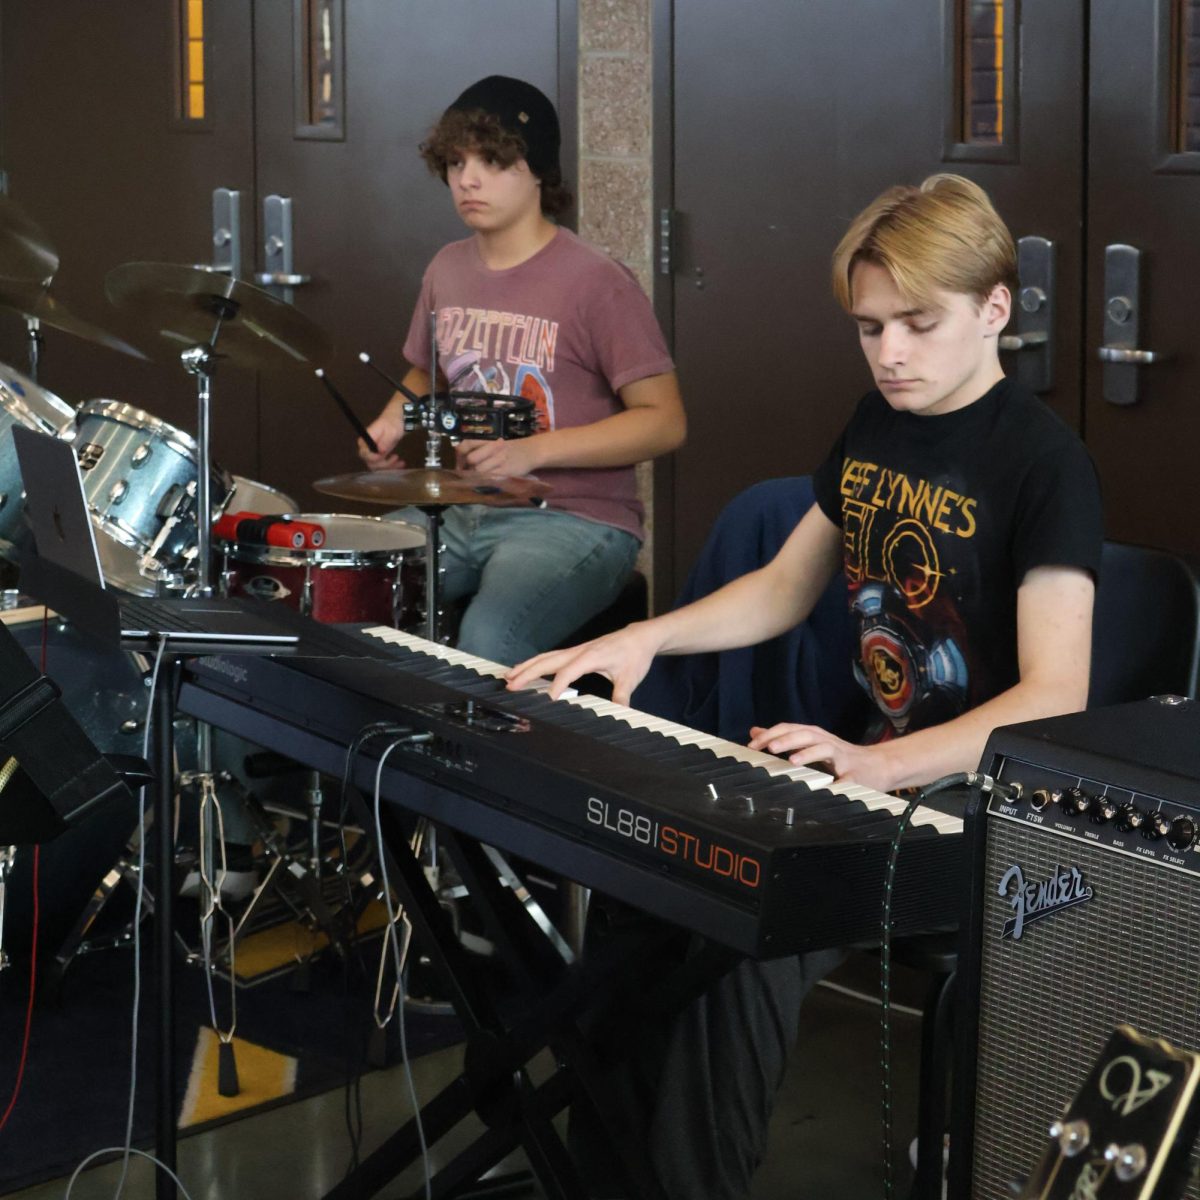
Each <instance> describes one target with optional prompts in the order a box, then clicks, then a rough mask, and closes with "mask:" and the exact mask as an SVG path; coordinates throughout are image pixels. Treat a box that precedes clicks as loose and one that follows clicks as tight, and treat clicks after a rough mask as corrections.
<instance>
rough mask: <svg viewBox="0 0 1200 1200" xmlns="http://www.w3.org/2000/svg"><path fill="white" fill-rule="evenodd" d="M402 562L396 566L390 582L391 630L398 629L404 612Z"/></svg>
mask: <svg viewBox="0 0 1200 1200" xmlns="http://www.w3.org/2000/svg"><path fill="white" fill-rule="evenodd" d="M403 572H404V562H403V560H401V561H400V562H398V563H397V564H396V575H395V578H393V580H392V628H393V629H399V628H400V621H401V617H402V614H403V612H404V579H403V577H402V576H403Z"/></svg>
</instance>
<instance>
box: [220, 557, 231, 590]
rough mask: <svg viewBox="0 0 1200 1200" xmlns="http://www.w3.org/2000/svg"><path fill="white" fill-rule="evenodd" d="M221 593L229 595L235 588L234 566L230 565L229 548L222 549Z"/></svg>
mask: <svg viewBox="0 0 1200 1200" xmlns="http://www.w3.org/2000/svg"><path fill="white" fill-rule="evenodd" d="M220 587H221V595H222V596H228V595H230V594H231V592H232V589H233V568H232V567H230V565H229V548H228V547H226V548H225V549H224V550H222V551H221V581H220Z"/></svg>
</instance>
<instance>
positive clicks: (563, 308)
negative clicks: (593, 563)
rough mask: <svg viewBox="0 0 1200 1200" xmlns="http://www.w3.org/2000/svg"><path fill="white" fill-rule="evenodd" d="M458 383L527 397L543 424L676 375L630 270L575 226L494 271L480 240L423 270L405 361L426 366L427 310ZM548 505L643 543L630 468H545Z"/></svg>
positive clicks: (574, 418) (612, 406)
mask: <svg viewBox="0 0 1200 1200" xmlns="http://www.w3.org/2000/svg"><path fill="white" fill-rule="evenodd" d="M430 312H436V313H437V341H438V364H439V366H440V367H441V369H442V372H443V373H444V374H445V376H446V378H447V379H448V380H449V382H450V386H451V388H457V389H461V390H463V391H487V392H499V393H503V394H505V395H509V396H524V397H526V398H527V399H530V400H532V401H533V402H534V404H535V405H536V407H537V411H538V415H539V422H540V424H541V427H542V428H544V429H567V428H570V427H572V426H575V425H590V424H591V423H592V422H594V421H599V420H601V419H602V418H604V417H608V416H611V415H612V414H613V413H617V412H620V411H621V410H622V405H621V401H620V399H619V398H618V397H617V394H616V393H617V390H618V389H619V388H622V387H624V386H625V385H626V384H627V383H634V382H636V381H637V380H639V379H645V378H647V377H649V376H651V375H661V374H663V373H664V372H666V371H671V370H674V364H673V363H672V361H671V357H670V355H669V354H668V353H667V347H666V343H665V341H664V340H663V336H662V331H661V330H660V329H659V327H658V322H657V320H655V317H654V312H653V310H652V309H651V307H650V302H649V300H648V299H647V298H646V294H645V293H644V292H643V291H642V289H641V288H640V287H639V286H638V283H637V281H636V280H635V279H634V277H633V274H632V273H631V272H630V271H629V270H628V269H626V268H625V267H623V266H622V265H621V264H620V263H618V262H616V261H615V260H614V259H612V258H610V257H609V256H608V255H607V254H605V253H604V252H603V251H601V250H598V249H596V248H595V247H594V246H590V245H589V244H588V243H587V242H585V241H583V240H582V239H580V238H579V237H577V236H576V235H575V234H574V233H572V232H571V231H570V230H569V229H563V228H560V229H559V230H558V231H557V232H556V234H555V236H554V238H553V239H552V240H551V241H550V242H549V243H548V244H547V245H546V246H543V247H542V249H541V250H539V251H538V252H537V253H536V254H535V255H534V256H533V257H532V258H528V259H526V260H525V261H524V262H523V263H520V264H518V265H517V266H515V267H510V268H508V269H506V270H501V271H493V270H491V269H490V268H489V267H486V266H485V265H484V263H483V260H482V259H481V258H480V257H479V251H478V249H477V247H476V243H475V239H474V238H473V237H472V238H466V239H464V240H463V241H460V242H451V243H450V245H448V246H446V247H444V248H443V249H442V250H441V251H439V252H438V254H437V255H436V256H435V257H434V259H433V261H432V262H431V263H430V264H429V267H428V269H427V270H426V272H425V278H424V280H423V282H422V285H421V295H420V298H419V299H418V301H417V305H416V309H415V311H414V313H413V319H412V324H411V326H410V327H409V331H408V337H407V339H406V340H405V343H404V357H405V358H406V359H407V360H408V361H409V362H410V363H412V365H413V366H415V367H420V368H422V369H423V370H428V369H429V359H430V353H429V349H430V348H429V314H430ZM538 477H539V478H540V479H544V480H545V481H546V483H548V484H550V485H551V487H552V488H553V491H552V492H551V493H550V495H549V496H548V497H547V502H548V504H549V505H550V507H551V508H556V509H560V510H562V511H564V512H569V513H574V514H575V515H577V516H580V517H584V518H586V519H588V520H591V521H600V522H602V523H603V524H605V525H615V526H617V527H618V528H620V529H626V530H628V531H629V532H630V533H632V534H634V535H635V536H636V537H638V538H641V537H642V516H643V513H642V506H641V504H640V503H639V502H638V499H637V495H636V490H635V485H634V471H633V467H631V466H630V467H597V468H587V469H582V468H580V469H569V468H547V469H545V470H542V471H539V472H538Z"/></svg>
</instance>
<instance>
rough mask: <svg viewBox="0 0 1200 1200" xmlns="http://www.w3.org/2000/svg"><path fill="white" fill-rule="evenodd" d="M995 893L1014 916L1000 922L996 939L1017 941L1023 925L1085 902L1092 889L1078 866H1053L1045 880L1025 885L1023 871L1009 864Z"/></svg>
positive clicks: (1023, 927) (1090, 896)
mask: <svg viewBox="0 0 1200 1200" xmlns="http://www.w3.org/2000/svg"><path fill="white" fill-rule="evenodd" d="M996 894H997V895H998V896H1001V897H1005V898H1007V899H1008V903H1009V905H1010V906H1011V907H1012V910H1013V914H1014V915H1013V916H1011V917H1010V918H1009V919H1008V920H1007V921H1005V922H1004V928H1003V929H1002V930H1001V931H1000V936H1001V937H1002V938H1006V937H1011V938H1012V939H1013V941H1018V940H1019V939H1020V937H1021V934H1022V933H1023V932H1024V931H1025V926H1026V925H1032V924H1033V922H1034V921H1040V920H1041V919H1042V918H1043V917H1050V916H1053V915H1054V914H1055V913H1056V912H1061V911H1062V909H1064V908H1071V907H1073V906H1074V905H1076V904H1083V903H1085V902H1086V901H1088V900H1090V899H1091V898H1092V889H1091V888H1090V887H1088V885H1087V883H1086V882H1085V880H1084V878H1083V872H1082V871H1080V870H1079V868H1078V867H1067V868H1065V869H1064V868H1062V867H1057V866H1056V867H1055V868H1054V874H1052V875H1051V876H1050V877H1049V878H1048V879H1043V880H1041V881H1039V882H1037V883H1026V882H1025V874H1024V872H1023V871H1022V870H1021V868H1020V867H1019V866H1018V865H1017V864H1016V863H1013V865H1012V866H1011V867H1009V868H1008V870H1007V871H1005V872H1004V874H1003V876H1002V877H1001V879H1000V886H999V887H998V888H997V889H996Z"/></svg>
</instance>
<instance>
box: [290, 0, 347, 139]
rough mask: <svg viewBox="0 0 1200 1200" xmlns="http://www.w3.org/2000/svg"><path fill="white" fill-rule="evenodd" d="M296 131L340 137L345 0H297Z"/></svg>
mask: <svg viewBox="0 0 1200 1200" xmlns="http://www.w3.org/2000/svg"><path fill="white" fill-rule="evenodd" d="M295 15H296V126H297V129H296V133H297V136H299V137H316V138H340V137H341V136H342V132H343V129H342V126H343V108H344V104H345V87H344V85H343V83H342V63H343V49H342V28H343V15H344V14H343V5H342V0H296V9H295Z"/></svg>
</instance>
